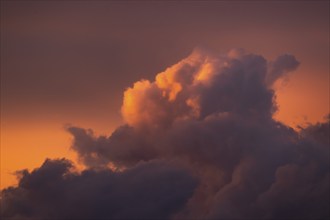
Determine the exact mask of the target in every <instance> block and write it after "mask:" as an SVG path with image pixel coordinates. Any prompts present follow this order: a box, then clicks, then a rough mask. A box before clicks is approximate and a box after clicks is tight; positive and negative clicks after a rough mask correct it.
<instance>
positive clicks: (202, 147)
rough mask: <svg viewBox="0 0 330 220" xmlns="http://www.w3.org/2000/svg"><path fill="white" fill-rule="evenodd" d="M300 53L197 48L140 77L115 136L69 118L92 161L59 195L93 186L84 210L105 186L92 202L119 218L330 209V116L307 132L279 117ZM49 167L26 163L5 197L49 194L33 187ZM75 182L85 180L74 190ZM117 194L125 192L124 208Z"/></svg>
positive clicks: (284, 215)
mask: <svg viewBox="0 0 330 220" xmlns="http://www.w3.org/2000/svg"><path fill="white" fill-rule="evenodd" d="M298 64H299V62H298V61H297V60H296V59H295V57H294V56H292V55H282V56H279V57H278V58H277V59H275V61H267V60H266V59H265V58H264V57H263V56H261V55H256V54H251V53H247V52H246V51H244V50H242V49H234V50H231V51H229V52H228V53H227V54H222V55H217V54H215V53H212V52H209V51H208V50H205V49H203V48H197V49H196V50H194V51H193V53H192V54H191V55H190V56H188V57H187V58H185V59H183V60H181V61H180V62H178V63H177V64H175V65H173V66H171V67H169V68H167V69H166V70H165V71H164V72H161V73H159V74H157V75H156V77H155V80H154V81H149V80H141V81H138V82H136V83H134V85H133V86H132V87H131V88H128V89H127V90H126V91H125V93H124V100H123V105H122V109H121V110H122V116H123V118H124V120H125V122H126V123H125V124H124V125H123V126H120V127H118V128H117V129H116V130H115V131H114V132H113V133H112V134H111V135H110V136H95V135H94V134H93V132H92V130H86V129H83V128H78V127H68V128H67V130H68V131H69V132H70V133H71V134H72V135H73V143H72V149H73V150H75V151H76V152H77V154H78V156H79V159H80V161H81V162H83V163H84V164H85V165H86V167H87V170H86V171H84V172H83V173H82V174H73V173H72V172H69V173H68V174H65V173H66V172H64V174H65V175H63V172H62V175H60V178H58V179H60V180H61V181H60V182H59V183H58V184H56V186H57V187H60V188H61V189H63V187H64V188H65V190H64V191H65V192H68V191H69V194H67V193H62V194H57V193H56V194H57V195H59V199H62V200H63V199H64V198H67V197H71V196H72V197H74V196H77V197H79V196H83V199H79V200H77V202H79V203H78V205H72V206H73V207H72V209H73V210H74V209H75V208H76V207H81V206H84V207H85V206H87V207H89V205H90V206H93V204H95V203H93V202H92V201H94V200H95V199H94V197H93V196H91V197H92V198H90V197H89V196H90V194H88V193H90V192H93V194H95V195H98V197H97V198H100V200H101V201H102V202H101V203H102V205H100V206H99V207H100V208H99V209H94V207H89V208H90V209H87V208H86V212H87V210H88V213H89V214H90V216H92V215H95V216H96V215H97V214H100V213H103V214H104V215H102V216H108V217H109V218H115V217H118V216H119V217H124V218H133V219H135V218H144V217H156V218H158V217H159V216H160V217H163V218H171V219H304V218H305V219H327V218H328V217H329V211H330V210H329V205H328V204H329V202H330V201H329V197H328V196H326V195H329V142H327V141H326V140H328V139H329V132H328V131H329V121H327V122H324V123H319V124H316V125H310V126H309V127H306V128H304V129H302V130H301V131H300V132H297V131H295V130H293V129H292V128H290V127H287V126H286V125H284V124H282V123H280V122H278V121H275V120H274V119H273V117H272V116H273V114H274V112H276V110H277V106H276V100H275V91H274V90H273V84H274V83H275V82H276V80H278V79H281V78H283V77H285V76H286V74H287V73H289V72H290V71H293V70H295V69H296V68H297V66H298ZM155 161H162V163H161V164H163V165H159V163H160V162H155ZM48 163H50V162H49V161H48ZM57 163H59V162H57ZM63 163H64V162H61V163H60V164H63ZM44 166H45V164H44V165H43V166H42V167H41V168H39V169H38V170H36V171H33V172H32V173H31V174H29V173H26V172H25V173H23V177H22V178H21V179H20V185H19V186H18V187H16V188H8V189H7V190H6V191H4V195H6V196H4V197H3V200H4V201H11V198H15V199H13V200H12V201H15V204H14V205H16V206H17V204H18V205H22V204H25V203H24V201H25V200H26V196H27V195H29V196H32V197H33V198H34V197H36V198H39V197H37V195H38V193H39V194H40V195H42V196H46V195H47V193H40V192H39V191H38V190H37V191H35V190H27V191H26V190H25V191H24V190H23V189H22V188H23V186H22V183H24V182H25V180H24V179H27V177H29V178H30V179H33V178H32V176H33V175H34V173H40V176H44V177H45V178H41V179H43V180H44V182H42V183H40V184H39V186H45V187H48V186H51V185H52V184H51V182H52V181H51V180H52V177H50V176H48V175H49V174H48V173H52V172H53V171H49V172H41V171H42V170H44V168H43V167H44ZM109 167H115V170H113V171H111V170H109ZM142 167H143V169H142ZM116 169H117V170H116ZM149 169H152V171H153V172H147V170H149ZM55 170H56V169H55ZM138 170H146V172H143V174H142V173H139V172H138ZM58 172H59V171H58ZM141 172H142V171H141ZM86 173H92V174H93V175H94V176H93V177H91V176H88V177H86V175H87V174H86ZM137 173H138V174H137ZM103 175H109V176H111V178H110V177H103ZM68 176H69V178H68ZM100 176H102V178H101V177H100ZM122 176H125V178H124V177H122ZM192 177H193V178H192ZM99 178H100V179H102V184H101V183H99V182H98V179H99ZM108 178H109V179H108ZM55 179H56V178H55ZM71 179H74V180H75V181H74V183H73V182H71ZM69 183H70V184H71V185H70V184H69ZM87 183H88V187H87V186H86V185H85V184H87ZM117 183H118V185H116V184H117ZM67 184H69V185H70V186H71V187H72V188H80V189H82V191H79V192H76V191H74V192H75V193H74V194H73V195H74V196H73V195H72V194H71V193H72V192H71V191H70V190H68V189H67V188H66V187H67V186H66V185H67ZM98 184H101V186H100V185H98ZM165 186H166V187H165ZM84 187H86V188H84ZM117 187H118V188H117ZM153 187H154V188H153ZM70 189H71V188H70ZM86 189H88V190H87V191H88V193H87V192H85V190H86ZM145 189H150V190H151V191H150V193H154V194H155V195H154V196H151V197H147V198H146V199H142V194H139V192H141V190H142V191H143V190H145ZM153 189H155V191H157V192H154V191H153ZM156 189H157V190H156ZM108 190H109V191H110V192H109V194H107V192H108ZM112 190H113V191H112ZM48 191H49V190H48ZM83 191H84V192H83ZM100 191H101V192H100ZM49 192H51V190H50V191H49ZM112 192H116V193H114V194H112ZM86 193H87V194H86ZM172 193H173V194H172ZM127 194H129V196H128V197H126V196H127ZM63 195H65V196H64V197H63ZM46 197H47V196H46ZM121 197H124V198H127V200H122V199H121ZM47 198H48V197H47ZM167 198H168V200H167ZM44 199H46V198H44ZM154 200H155V201H157V202H151V204H150V201H154ZM38 201H42V199H40V200H38ZM72 201H76V200H75V198H74V199H72ZM113 201H120V202H119V203H118V204H117V203H116V205H117V206H115V207H117V208H113V205H112V204H113V203H114V202H113ZM167 201H168V202H169V203H167ZM96 202H99V200H96ZM7 203H8V204H9V205H8V206H7V207H6V208H5V209H4V210H5V213H7V215H8V216H17V215H18V214H19V215H20V216H33V214H40V213H38V212H37V211H34V213H33V214H31V213H30V215H27V214H24V212H18V211H17V210H19V209H14V208H12V207H13V206H14V205H11V203H13V202H7ZM46 204H47V203H46ZM70 204H74V203H70ZM97 204H98V203H97ZM168 204H171V205H168ZM80 205H81V206H80ZM150 205H151V206H150ZM131 206H138V208H136V209H134V208H133V209H132V208H131ZM38 207H39V205H35V206H34V207H33V208H35V209H36V208H38ZM50 207H54V206H50ZM106 207H108V208H106ZM166 207H167V208H166ZM33 208H32V209H33ZM102 208H104V209H102ZM8 210H16V211H8ZM25 210H31V208H26V207H25ZM44 210H47V209H44ZM49 210H50V212H53V211H56V209H55V208H53V209H52V210H51V208H49ZM59 210H60V211H62V210H63V209H59ZM164 210H165V211H164ZM8 213H10V215H9V214H8ZM22 213H23V214H22ZM82 213H84V212H82ZM95 213H96V214H95ZM122 213H126V214H127V215H124V214H122ZM48 214H49V213H48ZM76 214H77V213H76ZM79 214H81V213H79ZM77 215H78V214H77ZM83 215H84V216H85V217H88V214H86V213H84V214H83ZM119 217H118V218H119ZM59 218H62V216H59Z"/></svg>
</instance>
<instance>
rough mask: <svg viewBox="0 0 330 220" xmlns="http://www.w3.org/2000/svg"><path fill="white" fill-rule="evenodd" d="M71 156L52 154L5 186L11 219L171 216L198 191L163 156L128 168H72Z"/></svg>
mask: <svg viewBox="0 0 330 220" xmlns="http://www.w3.org/2000/svg"><path fill="white" fill-rule="evenodd" d="M70 168H72V165H71V163H70V162H69V161H67V160H65V159H61V160H49V159H47V160H46V161H45V162H44V163H43V165H42V166H41V167H40V168H37V169H35V170H33V171H32V172H31V173H29V172H28V171H26V170H24V171H21V173H20V175H21V178H20V181H19V185H18V187H9V188H7V189H5V190H4V191H3V192H2V200H3V202H2V209H1V215H2V216H3V217H4V218H5V219H31V220H32V219H33V220H35V219H133V218H134V219H135V218H136V219H168V218H169V217H170V216H171V214H173V213H174V212H176V211H178V210H180V208H182V207H183V205H184V204H185V203H186V201H187V200H188V199H189V197H190V196H191V195H192V194H193V190H194V188H195V186H196V180H195V179H193V178H192V177H191V176H190V175H189V174H187V173H186V172H185V171H184V170H181V169H178V168H176V167H174V166H173V165H169V164H167V163H164V162H161V161H152V162H148V163H141V164H139V165H137V166H135V167H134V168H132V169H127V170H125V171H122V172H112V171H111V170H109V169H106V170H98V171H96V170H84V171H83V172H82V173H80V174H78V173H75V172H72V171H70Z"/></svg>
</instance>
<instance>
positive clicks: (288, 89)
mask: <svg viewBox="0 0 330 220" xmlns="http://www.w3.org/2000/svg"><path fill="white" fill-rule="evenodd" d="M328 6H329V3H328V2H326V1H324V2H319V1H314V2H296V1H293V2H277V1H275V2H268V3H262V2H253V3H251V2H250V3H242V2H232V3H230V2H205V3H203V2H189V4H187V3H180V2H160V3H147V2H143V3H134V2H130V3H129V2H126V3H123V4H121V3H119V2H103V1H101V2H96V3H92V2H88V1H87V2H79V4H78V3H77V2H65V3H64V2H57V1H55V2H54V1H51V2H40V1H31V2H28V1H27V2H3V1H1V172H0V174H1V188H4V187H6V186H9V185H12V184H14V183H15V176H14V175H12V173H13V172H14V171H15V170H19V169H24V168H29V169H32V168H33V167H37V166H39V165H40V164H41V163H42V162H43V161H44V159H45V158H46V157H49V158H55V157H68V158H74V157H75V155H74V154H73V152H71V151H70V150H69V146H70V140H71V137H70V136H69V135H68V134H67V133H66V132H65V131H64V128H63V127H64V125H65V124H66V123H71V124H73V125H76V126H80V127H84V128H92V129H93V130H95V132H96V133H97V134H110V133H111V131H112V130H113V129H114V128H115V127H116V126H117V125H119V124H120V123H121V118H120V113H119V111H120V107H121V102H122V96H123V91H124V90H125V88H127V87H129V86H131V85H132V83H133V82H135V81H137V80H140V79H141V78H145V79H153V78H154V76H155V75H156V74H157V73H159V72H161V71H163V70H164V69H165V68H166V67H168V66H170V65H172V64H174V63H176V62H177V61H179V60H181V59H182V58H184V57H186V56H187V55H188V54H189V53H190V52H191V51H192V49H193V48H194V47H195V46H198V45H206V46H207V47H209V48H212V49H214V50H215V51H219V52H225V51H227V50H228V49H231V48H233V47H241V48H245V49H246V50H247V51H250V52H252V53H257V54H261V55H263V56H265V57H266V58H267V59H270V60H271V59H274V58H275V57H277V56H278V55H281V54H283V53H287V52H288V53H291V54H293V55H294V56H295V57H296V58H297V60H299V61H300V63H301V64H300V66H299V67H298V69H297V70H296V71H295V72H293V73H291V74H290V76H289V81H288V82H286V83H284V84H285V85H282V84H281V83H278V84H277V87H276V91H277V102H278V105H279V111H278V112H277V113H276V114H275V118H277V119H278V120H280V121H283V122H284V123H286V124H288V125H290V126H293V127H294V126H296V125H298V124H305V123H307V122H316V121H321V120H322V119H323V117H324V116H325V115H327V114H328V113H329V9H328V8H329V7H328Z"/></svg>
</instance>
